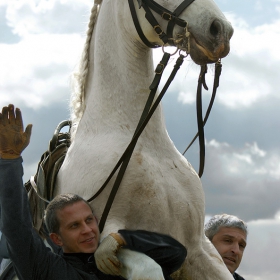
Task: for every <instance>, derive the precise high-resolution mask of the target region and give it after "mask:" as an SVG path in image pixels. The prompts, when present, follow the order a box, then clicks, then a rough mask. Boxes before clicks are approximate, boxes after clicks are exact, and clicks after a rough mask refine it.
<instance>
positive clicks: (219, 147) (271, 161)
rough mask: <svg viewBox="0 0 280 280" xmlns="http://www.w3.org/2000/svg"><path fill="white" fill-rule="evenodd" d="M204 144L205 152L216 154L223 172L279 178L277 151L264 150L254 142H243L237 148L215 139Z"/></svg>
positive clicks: (279, 161) (250, 176)
mask: <svg viewBox="0 0 280 280" xmlns="http://www.w3.org/2000/svg"><path fill="white" fill-rule="evenodd" d="M206 145H207V153H208V154H210V153H211V154H212V153H215V154H216V156H215V158H216V160H219V161H220V164H221V165H222V166H223V169H224V172H229V173H237V174H239V175H241V176H244V177H247V178H255V179H254V180H258V178H265V177H266V176H269V177H270V178H272V179H274V180H279V179H280V154H279V151H278V152H277V151H269V152H268V151H264V150H262V149H260V148H259V146H258V144H257V143H256V142H253V143H245V146H244V147H242V148H238V149H236V148H234V147H232V146H230V145H229V144H227V143H219V142H218V141H216V140H211V141H209V142H206ZM250 180H252V179H250Z"/></svg>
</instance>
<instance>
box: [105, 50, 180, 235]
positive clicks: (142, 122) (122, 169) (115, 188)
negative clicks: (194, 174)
mask: <svg viewBox="0 0 280 280" xmlns="http://www.w3.org/2000/svg"><path fill="white" fill-rule="evenodd" d="M184 58H185V56H183V55H180V56H179V57H178V59H177V61H176V64H175V66H174V69H173V71H172V72H171V74H170V76H169V79H168V80H167V82H166V84H165V86H164V87H163V89H162V91H161V92H160V94H159V96H158V97H157V99H156V100H155V102H154V103H153V105H152V107H151V108H150V110H149V111H148V113H147V115H146V116H145V114H143V113H144V112H143V113H142V116H141V118H140V121H139V123H138V125H137V129H136V131H135V133H134V135H133V138H132V140H131V142H130V144H129V145H128V147H127V148H126V150H125V152H124V153H123V156H122V157H121V159H122V158H123V163H122V162H121V159H120V160H119V162H120V164H121V163H122V166H121V167H120V171H119V173H118V176H117V179H116V181H115V184H114V186H113V188H112V190H111V193H110V195H109V198H108V201H107V203H106V206H105V208H104V211H103V214H102V217H101V220H100V223H99V229H100V232H102V231H103V229H104V226H105V222H106V219H107V217H108V214H109V212H110V209H111V206H112V204H113V201H114V198H115V196H116V194H117V191H118V188H119V186H120V183H121V180H122V178H123V175H124V172H125V170H126V168H127V165H128V162H129V159H130V157H131V155H132V152H133V149H134V147H135V145H136V143H137V140H138V138H139V137H140V135H141V133H142V132H143V130H144V128H145V127H146V125H147V123H148V122H149V120H150V118H151V117H152V115H153V113H154V112H155V110H156V108H157V106H158V105H159V103H160V101H161V99H162V98H163V96H164V94H165V92H166V91H167V89H168V87H169V85H170V84H171V82H172V81H173V79H174V77H175V75H176V73H177V71H178V70H179V68H180V66H181V65H182V63H183V61H184ZM168 59H169V58H168ZM162 61H163V60H162ZM162 61H161V62H162ZM167 61H168V60H167ZM166 64H167V62H166ZM148 100H149V98H148ZM146 107H150V106H149V105H147V104H146V106H145V109H146ZM145 109H144V111H146V110H145ZM119 162H118V164H119ZM118 164H117V165H118ZM117 168H118V167H117V166H116V167H115V168H114V170H117ZM111 174H112V173H111ZM107 180H108V179H107ZM107 180H106V181H107ZM103 189H104V188H103Z"/></svg>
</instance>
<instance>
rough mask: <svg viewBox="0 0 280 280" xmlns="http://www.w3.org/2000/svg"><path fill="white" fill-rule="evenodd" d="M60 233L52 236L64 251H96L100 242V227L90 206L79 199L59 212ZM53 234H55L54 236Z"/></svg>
mask: <svg viewBox="0 0 280 280" xmlns="http://www.w3.org/2000/svg"><path fill="white" fill-rule="evenodd" d="M57 217H58V220H59V223H60V227H59V234H55V233H52V234H51V238H52V240H54V239H55V240H54V241H55V243H56V244H57V245H59V246H61V247H62V249H63V252H64V253H94V252H95V251H96V249H97V247H98V242H99V237H100V233H99V228H98V224H97V220H96V218H95V216H94V215H93V214H92V211H91V209H90V207H89V206H88V205H87V204H86V203H85V202H84V201H79V202H76V203H74V204H72V205H68V206H66V207H65V208H63V209H62V210H59V211H58V212H57ZM52 235H53V236H52Z"/></svg>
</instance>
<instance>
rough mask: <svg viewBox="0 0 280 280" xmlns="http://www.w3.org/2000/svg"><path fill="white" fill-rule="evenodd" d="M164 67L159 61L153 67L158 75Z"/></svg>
mask: <svg viewBox="0 0 280 280" xmlns="http://www.w3.org/2000/svg"><path fill="white" fill-rule="evenodd" d="M164 68H165V66H164V64H162V63H159V64H158V65H157V67H156V69H155V73H156V74H158V75H160V74H161V73H162V72H163V70H164Z"/></svg>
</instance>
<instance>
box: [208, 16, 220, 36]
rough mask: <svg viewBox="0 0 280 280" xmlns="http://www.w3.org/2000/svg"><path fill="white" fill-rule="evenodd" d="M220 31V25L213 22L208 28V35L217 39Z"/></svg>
mask: <svg viewBox="0 0 280 280" xmlns="http://www.w3.org/2000/svg"><path fill="white" fill-rule="evenodd" d="M221 31H222V24H221V23H220V21H218V20H214V21H213V22H212V24H211V26H210V34H211V35H212V36H213V37H219V35H220V34H221Z"/></svg>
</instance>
